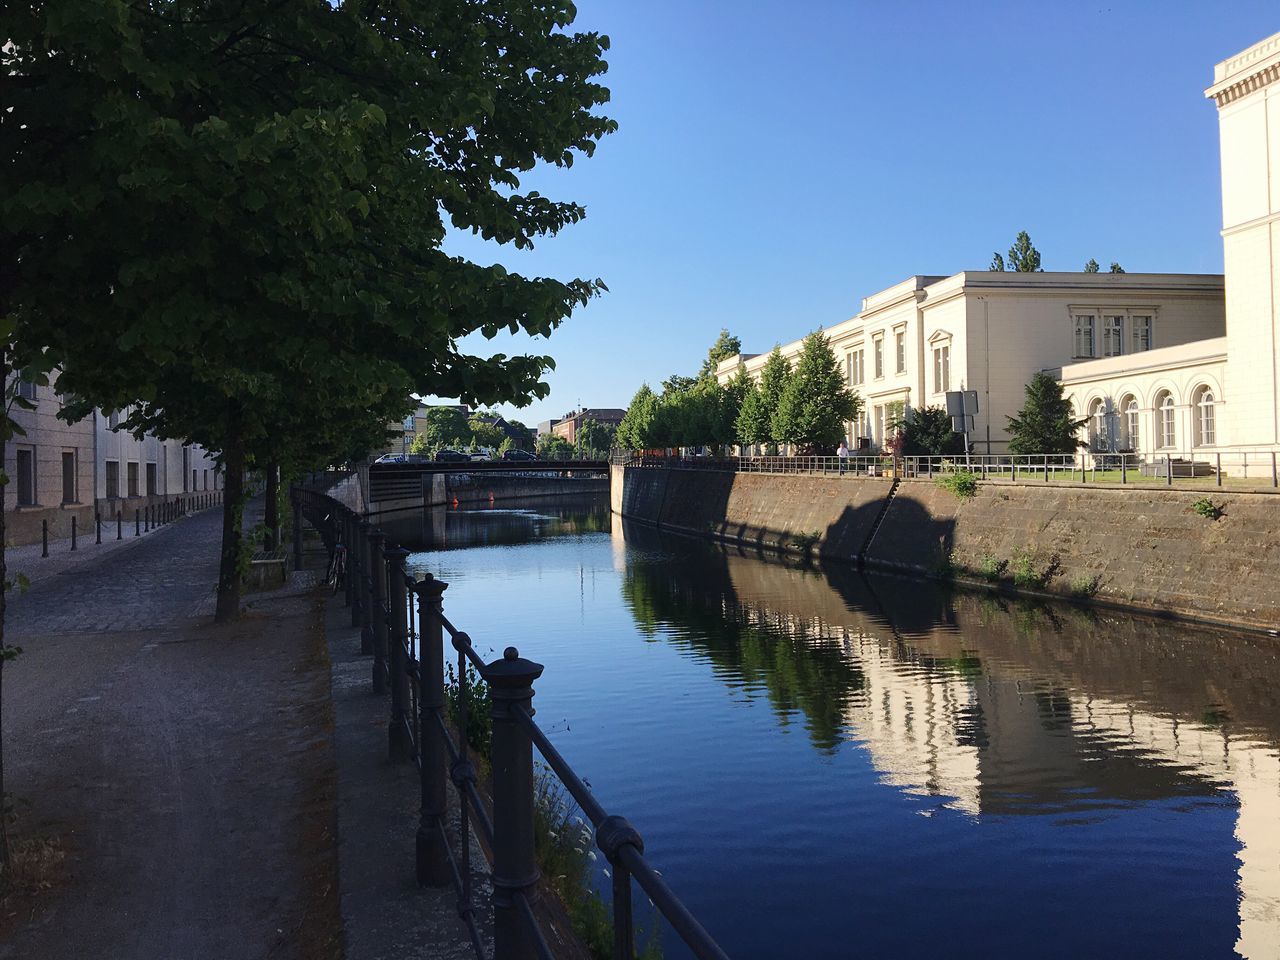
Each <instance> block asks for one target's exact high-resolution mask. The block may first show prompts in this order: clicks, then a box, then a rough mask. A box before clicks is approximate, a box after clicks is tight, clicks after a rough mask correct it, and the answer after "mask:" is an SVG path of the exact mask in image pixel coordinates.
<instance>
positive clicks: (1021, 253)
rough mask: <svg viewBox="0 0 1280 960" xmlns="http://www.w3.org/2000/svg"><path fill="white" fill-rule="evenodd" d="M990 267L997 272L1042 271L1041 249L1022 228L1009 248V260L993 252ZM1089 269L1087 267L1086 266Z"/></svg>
mask: <svg viewBox="0 0 1280 960" xmlns="http://www.w3.org/2000/svg"><path fill="white" fill-rule="evenodd" d="M990 269H991V270H992V271H993V272H995V273H1003V272H1005V271H1006V270H1008V271H1011V272H1013V273H1041V272H1042V270H1041V267H1040V251H1039V250H1037V249H1036V248H1035V245H1034V244H1032V242H1031V236H1030V234H1028V233H1027V231H1025V230H1020V231H1019V232H1018V235H1017V237H1015V238H1014V241H1013V246H1011V247H1010V248H1009V255H1008V261H1007V263H1006V260H1005V258H1004V257H1002V256H1001V255H1000V254H999V253H995V254H992V257H991V267H990ZM1086 270H1087V267H1086Z"/></svg>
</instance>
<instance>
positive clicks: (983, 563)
mask: <svg viewBox="0 0 1280 960" xmlns="http://www.w3.org/2000/svg"><path fill="white" fill-rule="evenodd" d="M1008 569H1009V561H1008V560H998V559H996V557H994V556H992V555H991V554H989V553H984V554H983V555H982V557H981V559H980V560H979V561H978V575H979V576H980V577H982V578H983V579H984V580H991V581H993V582H994V581H996V580H999V579H1000V578H1001V577H1002V576H1004V572H1005V571H1006V570H1008Z"/></svg>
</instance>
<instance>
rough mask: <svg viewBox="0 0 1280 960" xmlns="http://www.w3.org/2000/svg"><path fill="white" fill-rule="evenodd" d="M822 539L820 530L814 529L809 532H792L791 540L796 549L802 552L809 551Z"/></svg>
mask: <svg viewBox="0 0 1280 960" xmlns="http://www.w3.org/2000/svg"><path fill="white" fill-rule="evenodd" d="M821 539H822V531H820V530H814V531H811V532H810V533H796V534H792V536H791V542H792V543H793V544H795V546H796V549H798V550H800V551H801V552H803V553H809V552H810V551H811V550H813V548H814V547H816V546H817V545H818V541H819V540H821Z"/></svg>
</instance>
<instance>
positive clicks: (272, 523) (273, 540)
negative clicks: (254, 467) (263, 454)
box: [264, 463, 280, 551]
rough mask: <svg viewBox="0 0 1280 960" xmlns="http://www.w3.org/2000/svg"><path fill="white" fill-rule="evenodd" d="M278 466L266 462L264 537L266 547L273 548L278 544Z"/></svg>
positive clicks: (269, 549) (270, 549)
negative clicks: (265, 528)
mask: <svg viewBox="0 0 1280 960" xmlns="http://www.w3.org/2000/svg"><path fill="white" fill-rule="evenodd" d="M279 498H280V468H279V467H278V466H277V465H276V464H274V463H268V464H267V503H266V517H265V523H266V527H267V532H266V535H265V537H264V539H265V541H266V549H267V550H268V551H272V550H275V549H276V548H277V547H279V546H280V503H279Z"/></svg>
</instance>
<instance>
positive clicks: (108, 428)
mask: <svg viewBox="0 0 1280 960" xmlns="http://www.w3.org/2000/svg"><path fill="white" fill-rule="evenodd" d="M11 387H12V389H14V390H15V391H17V392H18V393H19V394H20V395H21V396H23V397H24V398H26V399H27V400H29V401H31V402H32V403H33V404H34V405H35V406H34V409H31V410H26V409H21V408H18V407H17V406H16V405H15V406H14V408H13V409H12V411H11V416H12V417H13V420H14V422H15V423H17V425H18V426H19V427H20V428H21V429H22V431H23V433H22V434H20V435H17V436H15V437H14V438H13V439H12V440H10V441H9V442H8V443H6V444H5V463H6V464H7V465H8V466H7V469H8V471H9V473H10V477H11V481H10V484H9V487H8V490H7V496H6V500H5V542H6V543H7V544H10V545H16V544H24V543H35V542H37V541H39V540H40V538H41V537H42V535H43V533H44V530H45V528H46V526H47V529H48V533H49V537H50V538H51V539H62V538H66V537H69V536H70V535H71V520H72V518H73V517H74V518H75V520H76V524H77V527H78V530H79V531H80V532H81V533H87V532H88V531H90V530H92V529H93V523H94V520H95V518H96V517H101V518H102V519H103V520H104V521H107V520H110V519H111V518H113V517H115V515H116V514H117V513H120V514H121V515H122V517H125V518H131V517H132V516H133V513H134V511H135V510H145V508H146V507H148V506H150V505H152V504H155V503H160V502H163V501H166V500H173V499H175V498H178V497H181V496H184V495H189V494H193V493H196V492H203V491H206V490H219V489H221V488H222V477H221V473H220V471H219V469H218V467H217V465H216V463H215V462H214V461H213V459H212V457H211V456H210V455H209V454H208V453H207V452H206V451H205V450H204V449H203V448H201V447H199V446H197V445H194V444H184V443H183V442H181V441H179V440H158V439H157V438H155V437H152V436H150V435H147V436H145V437H144V438H143V439H141V440H138V439H135V438H134V437H133V436H131V435H129V434H127V433H124V432H122V431H120V430H118V429H116V428H117V426H118V424H119V423H120V421H121V420H122V419H123V417H124V414H111V413H108V414H105V415H104V414H103V412H102V411H100V410H95V411H94V412H93V413H92V414H91V415H90V416H88V417H85V418H84V419H83V420H80V421H78V422H76V423H67V422H66V421H65V420H61V419H59V418H58V413H59V412H60V411H61V410H62V407H63V398H62V396H61V395H60V394H59V393H58V391H57V387H56V385H55V386H41V385H38V384H34V383H26V382H22V381H21V380H19V382H18V383H17V384H16V385H14V384H11Z"/></svg>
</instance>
